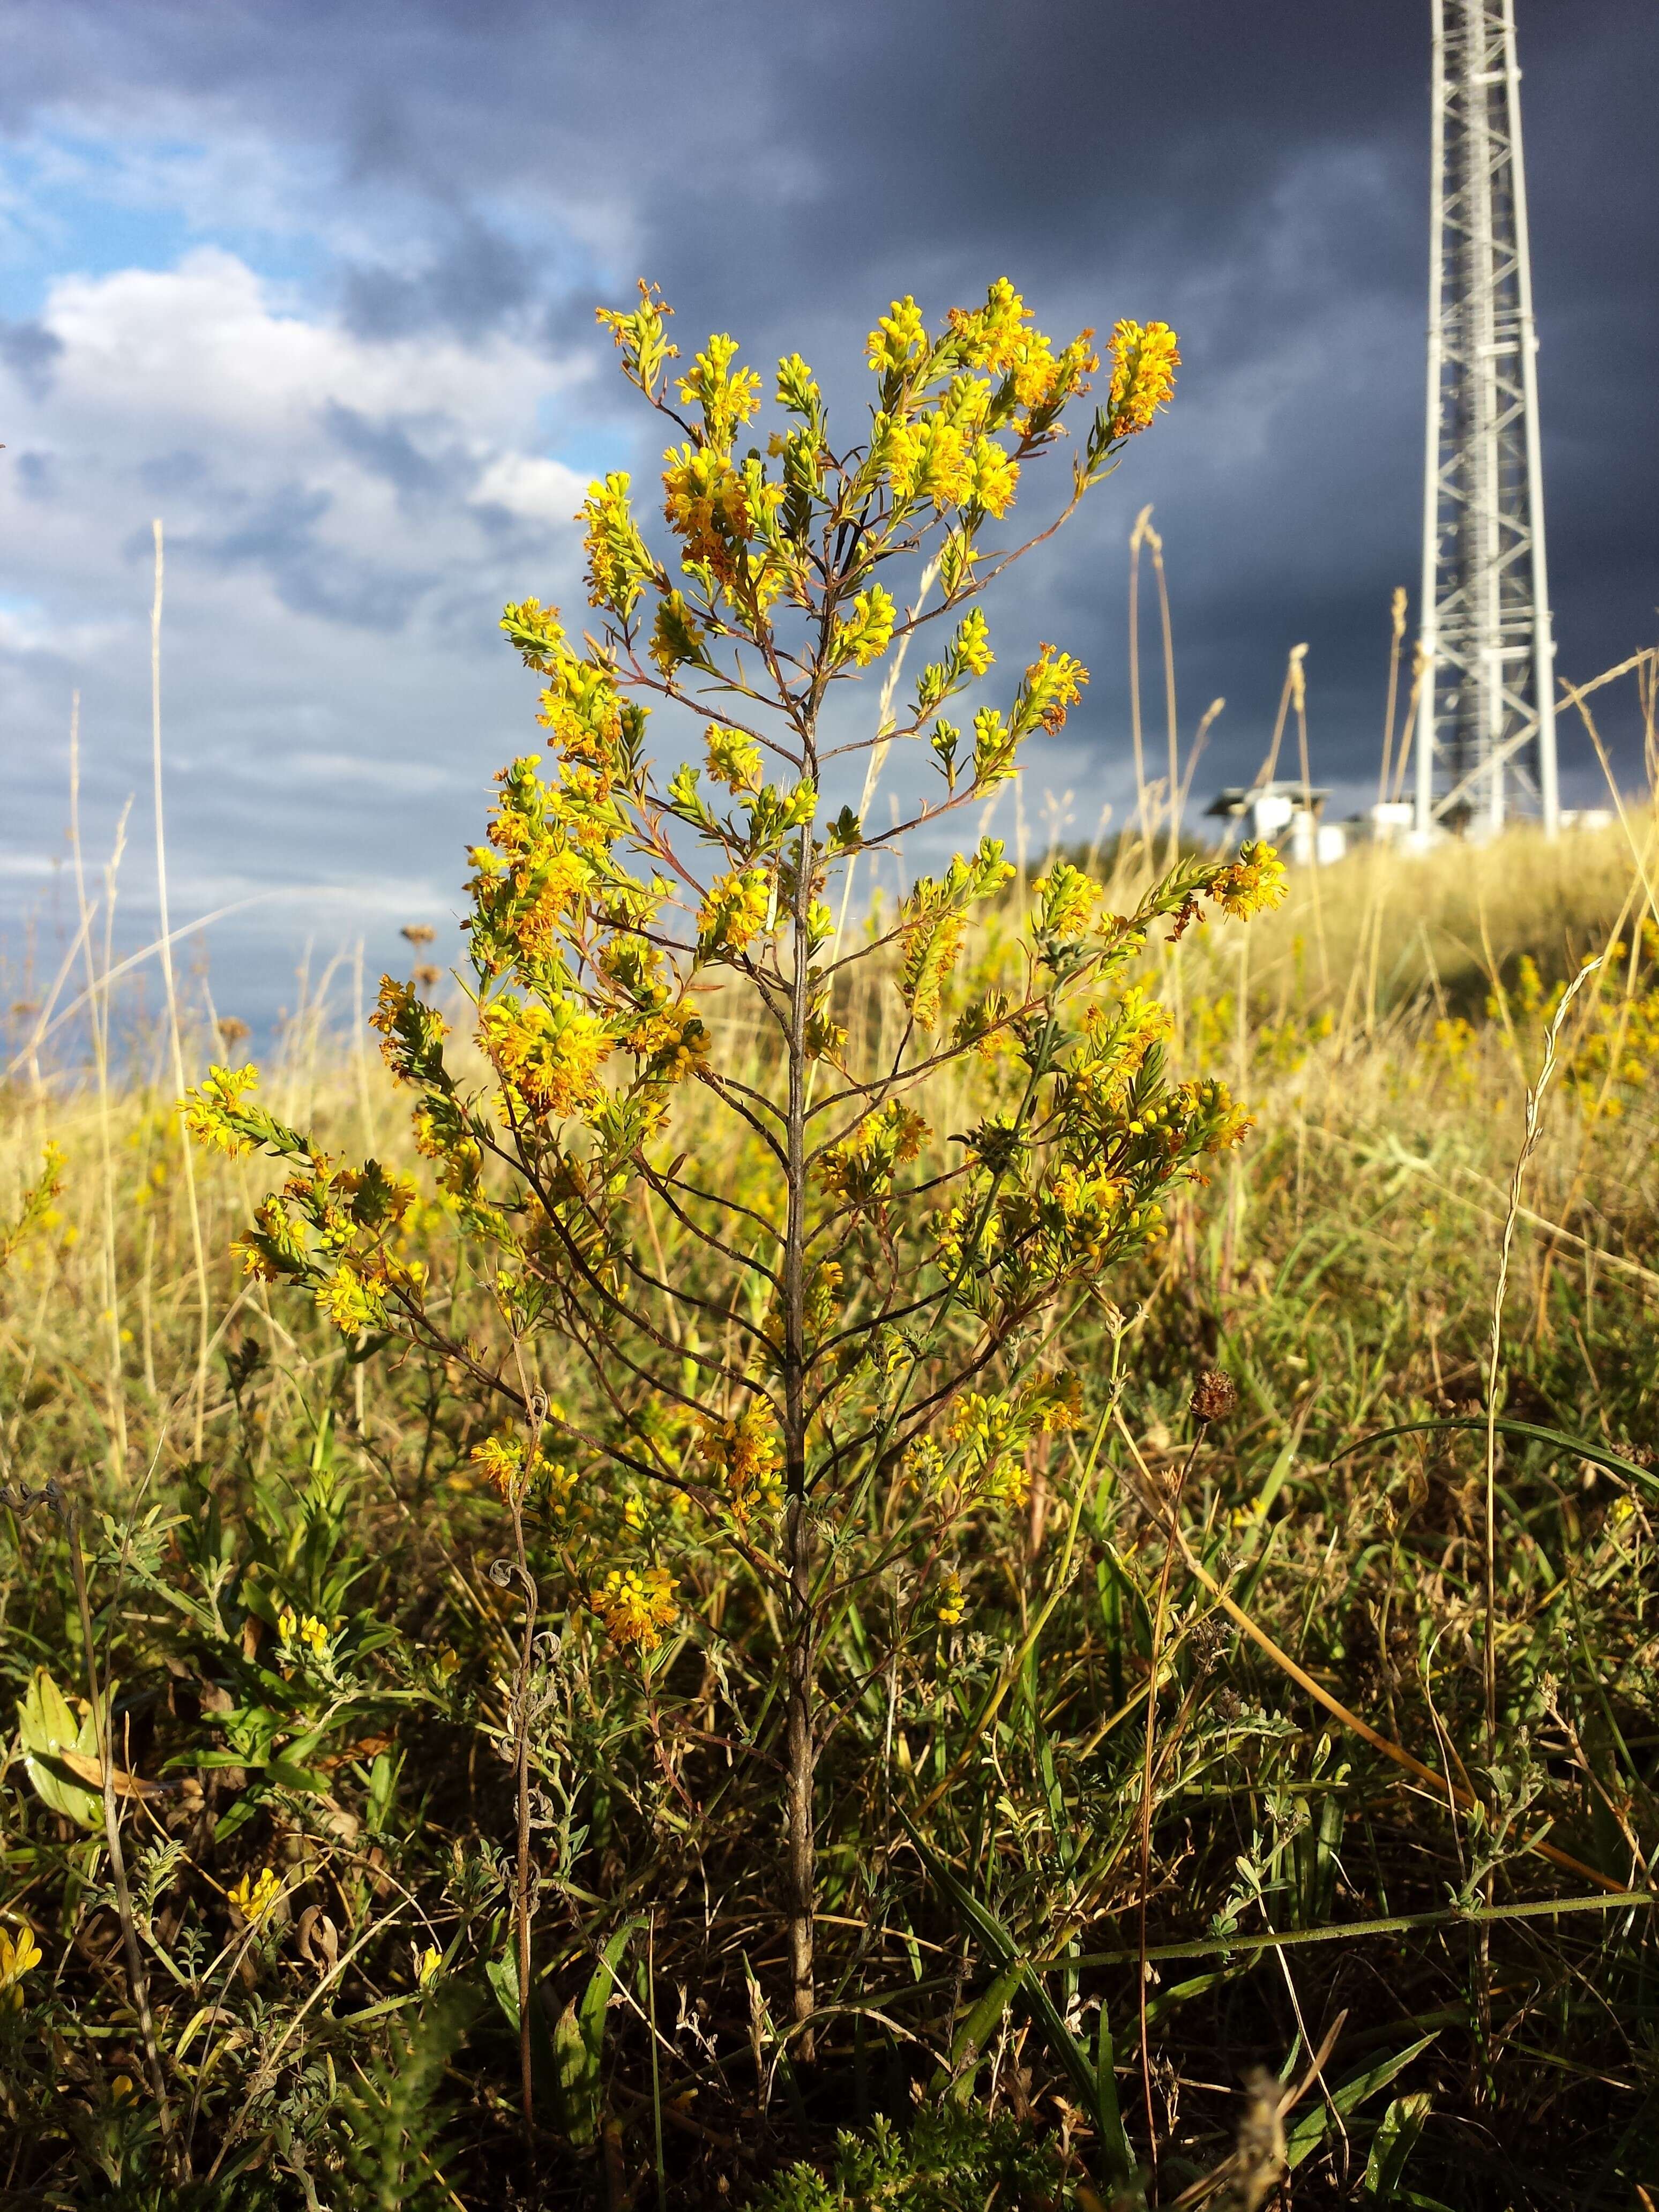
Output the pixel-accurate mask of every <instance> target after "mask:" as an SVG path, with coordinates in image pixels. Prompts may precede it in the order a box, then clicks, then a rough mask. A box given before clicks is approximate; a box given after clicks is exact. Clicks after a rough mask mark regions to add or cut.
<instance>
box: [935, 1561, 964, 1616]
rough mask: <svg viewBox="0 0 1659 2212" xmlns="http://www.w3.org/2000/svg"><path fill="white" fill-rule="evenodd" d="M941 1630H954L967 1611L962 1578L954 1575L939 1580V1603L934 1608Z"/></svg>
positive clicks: (947, 1575)
mask: <svg viewBox="0 0 1659 2212" xmlns="http://www.w3.org/2000/svg"><path fill="white" fill-rule="evenodd" d="M935 1610H936V1612H937V1613H938V1616H939V1626H940V1627H941V1628H954V1627H955V1626H957V1623H958V1622H959V1621H960V1620H961V1619H962V1616H963V1613H964V1612H965V1611H966V1610H967V1601H966V1599H965V1598H964V1597H963V1594H962V1577H961V1576H960V1575H958V1574H956V1573H950V1574H946V1575H944V1576H942V1577H940V1579H939V1601H938V1605H937V1607H936V1608H935Z"/></svg>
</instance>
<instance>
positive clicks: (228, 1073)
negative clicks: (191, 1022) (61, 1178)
mask: <svg viewBox="0 0 1659 2212" xmlns="http://www.w3.org/2000/svg"><path fill="white" fill-rule="evenodd" d="M258 1082H259V1071H258V1068H257V1067H255V1066H253V1065H252V1062H251V1061H250V1063H249V1064H248V1066H246V1067H210V1069H209V1070H208V1073H207V1076H206V1079H205V1080H204V1081H203V1082H201V1083H199V1084H197V1086H196V1088H195V1090H193V1091H185V1095H184V1097H182V1098H181V1099H180V1100H179V1109H180V1111H181V1112H182V1113H183V1115H184V1117H185V1128H187V1129H188V1130H189V1132H190V1133H191V1136H192V1137H194V1138H195V1139H196V1140H197V1143H198V1144H203V1145H211V1146H215V1147H216V1150H218V1151H219V1152H227V1153H228V1154H229V1156H230V1158H232V1159H236V1158H239V1157H240V1155H241V1154H242V1153H243V1152H252V1149H253V1139H252V1137H249V1136H247V1135H246V1134H245V1133H243V1132H242V1131H241V1130H240V1129H239V1128H238V1127H236V1117H237V1116H238V1115H240V1114H241V1113H242V1112H243V1110H244V1108H243V1099H244V1097H245V1096H246V1093H247V1092H249V1091H254V1090H257V1089H258ZM58 1157H59V1159H60V1160H61V1158H62V1155H61V1154H59V1156H58Z"/></svg>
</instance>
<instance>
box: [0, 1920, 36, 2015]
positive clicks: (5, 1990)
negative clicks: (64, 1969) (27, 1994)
mask: <svg viewBox="0 0 1659 2212" xmlns="http://www.w3.org/2000/svg"><path fill="white" fill-rule="evenodd" d="M39 1965H40V1945H39V1944H38V1943H37V1942H35V1940H34V1936H33V1931H32V1930H31V1929H27V1928H24V1929H20V1930H19V1931H18V1933H17V1934H16V1935H15V1936H8V1935H7V1934H6V1932H5V1930H4V1929H0V2012H21V2010H22V2009H23V1977H24V1975H25V1974H27V1973H28V1972H30V1971H31V1969H32V1968H33V1967H35V1966H39Z"/></svg>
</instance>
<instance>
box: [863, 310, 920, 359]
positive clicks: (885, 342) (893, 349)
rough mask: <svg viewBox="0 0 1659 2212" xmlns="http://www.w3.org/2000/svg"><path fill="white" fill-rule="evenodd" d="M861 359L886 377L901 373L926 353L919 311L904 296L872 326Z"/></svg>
mask: <svg viewBox="0 0 1659 2212" xmlns="http://www.w3.org/2000/svg"><path fill="white" fill-rule="evenodd" d="M864 350H865V356H866V359H867V360H868V362H869V363H870V366H871V368H876V369H880V370H882V371H883V372H884V374H888V375H893V374H899V373H902V371H903V370H904V369H906V368H909V367H910V366H911V364H912V363H913V362H915V361H917V360H919V359H920V358H921V356H922V355H924V354H925V353H926V352H927V325H926V323H924V322H923V320H922V319H921V308H920V307H917V305H916V303H915V301H914V300H913V299H912V298H911V297H910V295H909V294H908V292H907V293H906V294H905V295H904V297H903V298H902V300H895V301H894V302H893V304H892V307H891V309H890V311H889V313H886V314H884V316H883V317H882V318H881V319H880V321H879V322H878V324H877V325H876V327H875V328H874V330H872V331H871V333H870V336H869V337H868V338H867V339H866V342H865V349H864Z"/></svg>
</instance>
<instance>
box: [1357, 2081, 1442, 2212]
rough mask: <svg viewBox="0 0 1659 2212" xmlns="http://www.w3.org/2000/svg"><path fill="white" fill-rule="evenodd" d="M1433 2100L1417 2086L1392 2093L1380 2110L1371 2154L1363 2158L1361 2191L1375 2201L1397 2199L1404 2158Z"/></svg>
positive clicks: (1421, 2130) (1413, 2146)
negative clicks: (1409, 2092)
mask: <svg viewBox="0 0 1659 2212" xmlns="http://www.w3.org/2000/svg"><path fill="white" fill-rule="evenodd" d="M1433 2102H1434V2100H1433V2099H1432V2098H1431V2096H1429V2095H1428V2094H1427V2093H1426V2092H1425V2091H1423V2090H1420V2089H1419V2091H1418V2093H1417V2094H1416V2095H1415V2096H1412V2097H1396V2098H1395V2100H1394V2102H1393V2103H1392V2104H1391V2105H1390V2106H1389V2109H1388V2111H1387V2112H1384V2113H1383V2118H1382V2122H1381V2124H1380V2125H1379V2126H1378V2128H1377V2130H1376V2136H1375V2137H1374V2138H1373V2140H1372V2142H1371V2154H1370V2157H1369V2158H1368V2159H1367V2160H1366V2161H1365V2182H1364V2187H1365V2193H1366V2195H1367V2196H1368V2197H1374V2198H1375V2199H1376V2203H1378V2204H1380V2205H1381V2204H1396V2203H1399V2201H1400V2184H1401V2179H1402V2177H1403V2176H1404V2173H1405V2171H1406V2161H1407V2160H1408V2159H1409V2158H1410V2156H1411V2154H1412V2153H1413V2150H1414V2149H1415V2148H1417V2139H1418V2137H1419V2136H1420V2135H1421V2134H1422V2132H1423V2124H1424V2122H1425V2120H1426V2119H1427V2118H1428V2117H1429V2112H1430V2108H1431V2106H1432V2105H1433Z"/></svg>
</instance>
